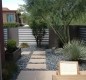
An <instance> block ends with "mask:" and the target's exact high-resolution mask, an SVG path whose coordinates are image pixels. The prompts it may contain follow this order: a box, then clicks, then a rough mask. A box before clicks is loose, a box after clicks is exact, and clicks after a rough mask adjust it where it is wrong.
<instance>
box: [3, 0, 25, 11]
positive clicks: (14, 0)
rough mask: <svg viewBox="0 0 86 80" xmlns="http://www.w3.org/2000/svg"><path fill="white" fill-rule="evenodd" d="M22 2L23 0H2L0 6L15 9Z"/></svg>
mask: <svg viewBox="0 0 86 80" xmlns="http://www.w3.org/2000/svg"><path fill="white" fill-rule="evenodd" d="M22 4H24V1H23V0H2V6H3V7H7V8H9V9H10V10H17V9H18V8H19V5H22Z"/></svg>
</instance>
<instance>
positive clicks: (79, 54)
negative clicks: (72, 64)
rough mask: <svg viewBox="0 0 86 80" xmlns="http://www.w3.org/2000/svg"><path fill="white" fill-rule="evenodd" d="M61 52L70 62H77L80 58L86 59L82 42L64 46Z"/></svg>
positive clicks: (85, 49) (74, 41)
mask: <svg viewBox="0 0 86 80" xmlns="http://www.w3.org/2000/svg"><path fill="white" fill-rule="evenodd" d="M62 52H63V53H64V54H65V55H66V56H67V57H68V58H69V59H70V60H75V61H76V60H79V59H81V58H86V46H85V45H84V42H80V41H76V40H73V41H71V42H68V44H65V45H64V47H63V49H62Z"/></svg>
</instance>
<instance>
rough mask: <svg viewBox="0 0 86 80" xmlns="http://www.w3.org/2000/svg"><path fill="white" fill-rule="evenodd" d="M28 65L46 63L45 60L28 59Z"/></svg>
mask: <svg viewBox="0 0 86 80" xmlns="http://www.w3.org/2000/svg"><path fill="white" fill-rule="evenodd" d="M29 63H46V59H30V61H29Z"/></svg>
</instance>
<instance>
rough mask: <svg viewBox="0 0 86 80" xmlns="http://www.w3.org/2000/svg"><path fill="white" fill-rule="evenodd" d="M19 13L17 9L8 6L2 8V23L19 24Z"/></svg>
mask: <svg viewBox="0 0 86 80" xmlns="http://www.w3.org/2000/svg"><path fill="white" fill-rule="evenodd" d="M20 16H21V14H20V13H18V12H17V10H9V9H8V8H3V23H20V24H21V18H20Z"/></svg>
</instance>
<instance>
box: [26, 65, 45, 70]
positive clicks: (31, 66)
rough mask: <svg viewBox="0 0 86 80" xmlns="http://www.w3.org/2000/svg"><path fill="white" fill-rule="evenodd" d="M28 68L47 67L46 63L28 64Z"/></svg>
mask: <svg viewBox="0 0 86 80" xmlns="http://www.w3.org/2000/svg"><path fill="white" fill-rule="evenodd" d="M26 68H27V69H33V70H34V69H46V64H28V65H27V66H26Z"/></svg>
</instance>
